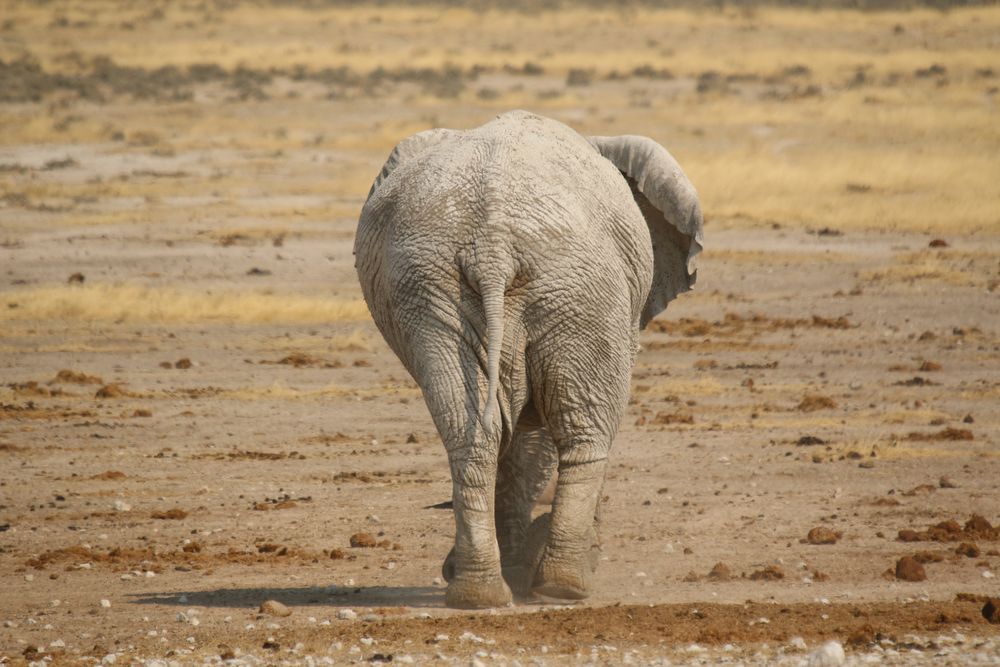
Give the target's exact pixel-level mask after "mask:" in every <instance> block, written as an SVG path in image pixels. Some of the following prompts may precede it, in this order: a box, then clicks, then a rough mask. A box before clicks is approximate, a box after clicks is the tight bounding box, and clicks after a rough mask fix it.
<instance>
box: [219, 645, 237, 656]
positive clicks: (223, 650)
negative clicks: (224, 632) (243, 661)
mask: <svg viewBox="0 0 1000 667" xmlns="http://www.w3.org/2000/svg"><path fill="white" fill-rule="evenodd" d="M219 657H220V658H221V659H223V660H235V659H236V653H235V652H234V651H233V649H232V648H230V647H229V646H226V645H225V644H219Z"/></svg>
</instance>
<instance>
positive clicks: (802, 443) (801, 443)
mask: <svg viewBox="0 0 1000 667" xmlns="http://www.w3.org/2000/svg"><path fill="white" fill-rule="evenodd" d="M825 444H826V440H823V439H822V438H817V437H816V436H814V435H804V436H802V437H801V438H799V439H798V440H797V441H796V442H795V445H796V446H798V447H811V446H813V445H825Z"/></svg>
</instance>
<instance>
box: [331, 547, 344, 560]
mask: <svg viewBox="0 0 1000 667" xmlns="http://www.w3.org/2000/svg"><path fill="white" fill-rule="evenodd" d="M345 558H347V554H346V553H344V550H343V549H330V559H331V560H343V559H345Z"/></svg>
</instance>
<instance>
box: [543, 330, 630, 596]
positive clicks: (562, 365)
mask: <svg viewBox="0 0 1000 667" xmlns="http://www.w3.org/2000/svg"><path fill="white" fill-rule="evenodd" d="M575 342H576V343H577V345H576V346H575V347H573V348H572V350H571V351H570V352H566V350H567V349H569V346H563V348H562V350H560V352H561V354H556V355H554V356H553V357H551V358H550V363H549V365H548V367H547V368H545V369H544V370H545V371H546V372H545V375H544V384H543V386H542V387H540V389H539V391H540V393H541V397H540V398H541V400H540V401H539V403H540V404H541V405H544V406H545V409H544V414H545V421H546V425H547V428H548V430H549V433H550V434H551V435H552V440H553V442H554V444H555V448H556V451H557V453H558V461H559V463H558V479H557V483H556V491H555V497H554V499H553V502H552V513H551V517H550V518H549V529H548V531H547V537H546V538H545V540H544V541H545V549H544V554H542V556H541V558H540V559H538V563H537V565H535V566H534V572H532V573H531V576H532V582H531V591H532V592H535V593H538V594H540V595H544V596H546V597H557V598H564V599H580V598H584V597H586V596H587V595H588V593H589V588H590V585H589V581H590V578H591V574H592V572H593V565H594V560H595V555H596V552H595V551H594V548H595V546H596V545H597V532H596V523H597V519H596V517H597V512H598V506H599V501H600V496H601V492H602V490H603V487H604V478H605V473H606V469H607V457H608V453H609V452H610V449H611V443H612V440H613V439H614V436H615V433H616V432H617V429H618V424H619V423H620V421H621V416H622V413H623V412H624V410H625V405H626V403H627V400H628V388H629V375H630V371H631V366H632V352H633V349H634V347H633V345H632V340H630V339H628V338H625V339H624V340H623V337H621V336H619V337H618V338H617V339H616V338H615V337H613V336H608V337H604V338H602V337H599V336H597V337H594V338H592V339H591V340H590V341H588V342H586V343H581V342H580V341H579V340H577V341H575ZM557 344H558V341H557ZM537 530H538V531H540V532H544V531H543V530H542V527H541V526H540V527H539V528H537ZM529 555H530V554H529Z"/></svg>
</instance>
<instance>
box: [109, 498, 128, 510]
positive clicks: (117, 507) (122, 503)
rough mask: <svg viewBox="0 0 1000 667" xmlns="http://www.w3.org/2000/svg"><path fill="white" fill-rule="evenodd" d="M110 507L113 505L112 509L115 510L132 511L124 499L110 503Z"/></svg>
mask: <svg viewBox="0 0 1000 667" xmlns="http://www.w3.org/2000/svg"><path fill="white" fill-rule="evenodd" d="M112 507H114V509H115V511H116V512H131V511H132V506H131V505H129V504H128V503H127V502H125V501H124V500H116V501H115V503H114V505H112Z"/></svg>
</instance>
